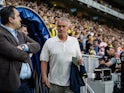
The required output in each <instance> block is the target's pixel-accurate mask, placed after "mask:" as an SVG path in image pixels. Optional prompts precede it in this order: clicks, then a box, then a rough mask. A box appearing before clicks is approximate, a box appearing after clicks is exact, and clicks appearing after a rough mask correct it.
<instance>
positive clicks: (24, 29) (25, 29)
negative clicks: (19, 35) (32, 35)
mask: <svg viewBox="0 0 124 93" xmlns="http://www.w3.org/2000/svg"><path fill="white" fill-rule="evenodd" d="M20 31H22V32H23V33H24V34H25V35H26V36H27V35H28V34H29V33H28V31H27V27H22V28H21V29H20Z"/></svg>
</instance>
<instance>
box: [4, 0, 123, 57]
mask: <svg viewBox="0 0 124 93" xmlns="http://www.w3.org/2000/svg"><path fill="white" fill-rule="evenodd" d="M6 5H15V6H27V7H30V8H31V9H33V10H34V11H35V12H37V13H38V14H39V15H40V16H41V17H42V18H43V20H44V22H45V24H46V26H47V27H48V28H49V31H50V35H51V37H54V36H55V35H56V34H57V31H56V27H57V26H56V22H57V19H58V18H60V17H66V18H68V19H70V22H71V23H72V25H70V30H69V31H68V34H69V35H71V36H75V37H76V38H78V40H79V42H80V45H81V46H82V47H81V50H82V53H85V54H91V55H100V56H103V55H105V47H106V46H110V47H114V48H115V49H116V57H119V54H120V53H121V51H122V50H123V48H124V39H123V35H124V32H123V31H121V30H118V29H117V28H114V27H112V28H110V27H108V26H106V25H101V24H99V23H97V22H93V21H90V20H86V19H85V18H83V19H82V18H78V17H76V16H73V15H70V14H69V13H66V12H64V11H62V9H56V8H55V7H49V6H48V5H47V4H45V3H43V2H41V3H40V4H37V2H36V1H35V2H29V1H26V0H20V1H18V0H6ZM92 50H93V51H92ZM94 50H95V51H94Z"/></svg>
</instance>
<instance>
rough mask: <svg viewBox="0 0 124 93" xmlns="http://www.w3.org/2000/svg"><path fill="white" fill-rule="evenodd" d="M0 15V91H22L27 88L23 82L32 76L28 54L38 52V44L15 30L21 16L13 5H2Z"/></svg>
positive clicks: (12, 92)
mask: <svg viewBox="0 0 124 93" xmlns="http://www.w3.org/2000/svg"><path fill="white" fill-rule="evenodd" d="M0 17H1V23H2V24H1V25H0V93H15V92H18V93H23V92H24V90H26V89H28V87H27V86H28V85H25V84H24V86H23V83H25V81H28V80H29V79H30V78H31V76H32V63H31V60H30V56H29V54H30V53H36V52H38V51H39V50H40V45H39V44H38V43H37V42H36V41H34V40H33V39H31V38H30V37H28V36H26V35H24V34H23V33H22V32H19V31H16V29H18V28H19V27H20V26H21V18H20V16H19V12H18V11H17V9H16V8H15V7H14V6H7V7H4V8H3V9H2V10H1V11H0ZM25 72H26V74H25ZM26 84H27V82H26ZM25 86H26V87H25ZM19 91H22V92H19Z"/></svg>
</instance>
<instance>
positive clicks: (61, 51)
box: [40, 36, 82, 86]
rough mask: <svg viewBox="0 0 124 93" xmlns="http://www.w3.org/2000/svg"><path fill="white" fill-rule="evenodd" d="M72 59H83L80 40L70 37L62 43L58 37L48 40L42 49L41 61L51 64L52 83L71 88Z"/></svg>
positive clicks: (50, 79)
mask: <svg viewBox="0 0 124 93" xmlns="http://www.w3.org/2000/svg"><path fill="white" fill-rule="evenodd" d="M72 57H77V59H81V58H82V54H81V51H80V47H79V43H78V40H77V39H76V38H75V37H70V36H68V38H67V40H66V41H65V42H62V41H61V40H60V39H59V38H58V37H57V36H56V37H54V38H50V39H48V40H47V41H46V42H45V44H44V46H43V49H42V52H41V55H40V60H43V61H47V62H49V63H50V70H49V74H48V79H49V81H50V83H53V84H57V85H60V86H69V85H70V82H69V77H70V65H71V62H72Z"/></svg>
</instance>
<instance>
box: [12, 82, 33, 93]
mask: <svg viewBox="0 0 124 93" xmlns="http://www.w3.org/2000/svg"><path fill="white" fill-rule="evenodd" d="M14 93H34V92H33V88H32V87H31V85H30V82H29V80H21V86H20V87H19V88H18V89H17V90H16V91H15V92H14Z"/></svg>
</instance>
